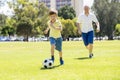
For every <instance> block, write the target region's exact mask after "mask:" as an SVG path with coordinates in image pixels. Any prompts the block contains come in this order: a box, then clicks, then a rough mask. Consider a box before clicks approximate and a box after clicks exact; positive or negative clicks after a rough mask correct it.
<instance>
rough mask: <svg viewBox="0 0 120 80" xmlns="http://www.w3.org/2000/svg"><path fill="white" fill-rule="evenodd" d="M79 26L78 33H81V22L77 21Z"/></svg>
mask: <svg viewBox="0 0 120 80" xmlns="http://www.w3.org/2000/svg"><path fill="white" fill-rule="evenodd" d="M77 28H78V33H79V34H81V33H82V31H81V23H77Z"/></svg>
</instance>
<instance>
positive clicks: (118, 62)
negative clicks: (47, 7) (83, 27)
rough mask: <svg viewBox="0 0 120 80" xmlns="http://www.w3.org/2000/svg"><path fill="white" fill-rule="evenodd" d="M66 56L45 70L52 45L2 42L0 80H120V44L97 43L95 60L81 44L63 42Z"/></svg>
mask: <svg viewBox="0 0 120 80" xmlns="http://www.w3.org/2000/svg"><path fill="white" fill-rule="evenodd" d="M63 56H64V61H65V65H63V66H58V65H59V55H58V52H57V51H55V57H56V59H55V63H54V66H55V67H54V68H53V69H43V68H42V62H43V61H44V59H46V58H49V57H50V45H49V42H0V80H120V41H95V45H94V58H92V59H88V51H87V50H86V48H85V47H84V45H83V42H82V41H76V42H63Z"/></svg>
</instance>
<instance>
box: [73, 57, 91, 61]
mask: <svg viewBox="0 0 120 80" xmlns="http://www.w3.org/2000/svg"><path fill="white" fill-rule="evenodd" d="M75 59H77V60H86V59H90V58H89V57H81V58H75Z"/></svg>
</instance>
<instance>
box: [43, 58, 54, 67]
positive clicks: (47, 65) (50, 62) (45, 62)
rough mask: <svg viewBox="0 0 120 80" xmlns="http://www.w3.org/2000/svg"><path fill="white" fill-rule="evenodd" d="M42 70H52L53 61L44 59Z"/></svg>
mask: <svg viewBox="0 0 120 80" xmlns="http://www.w3.org/2000/svg"><path fill="white" fill-rule="evenodd" d="M43 67H44V68H52V67H53V61H52V60H51V59H45V60H44V62H43Z"/></svg>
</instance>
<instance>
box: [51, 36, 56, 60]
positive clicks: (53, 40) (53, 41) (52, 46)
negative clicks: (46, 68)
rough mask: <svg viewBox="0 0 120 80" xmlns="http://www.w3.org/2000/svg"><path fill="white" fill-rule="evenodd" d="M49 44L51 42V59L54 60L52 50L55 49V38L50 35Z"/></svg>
mask: <svg viewBox="0 0 120 80" xmlns="http://www.w3.org/2000/svg"><path fill="white" fill-rule="evenodd" d="M50 44H51V60H52V61H53V62H54V50H55V44H56V43H55V39H54V38H52V37H50Z"/></svg>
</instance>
